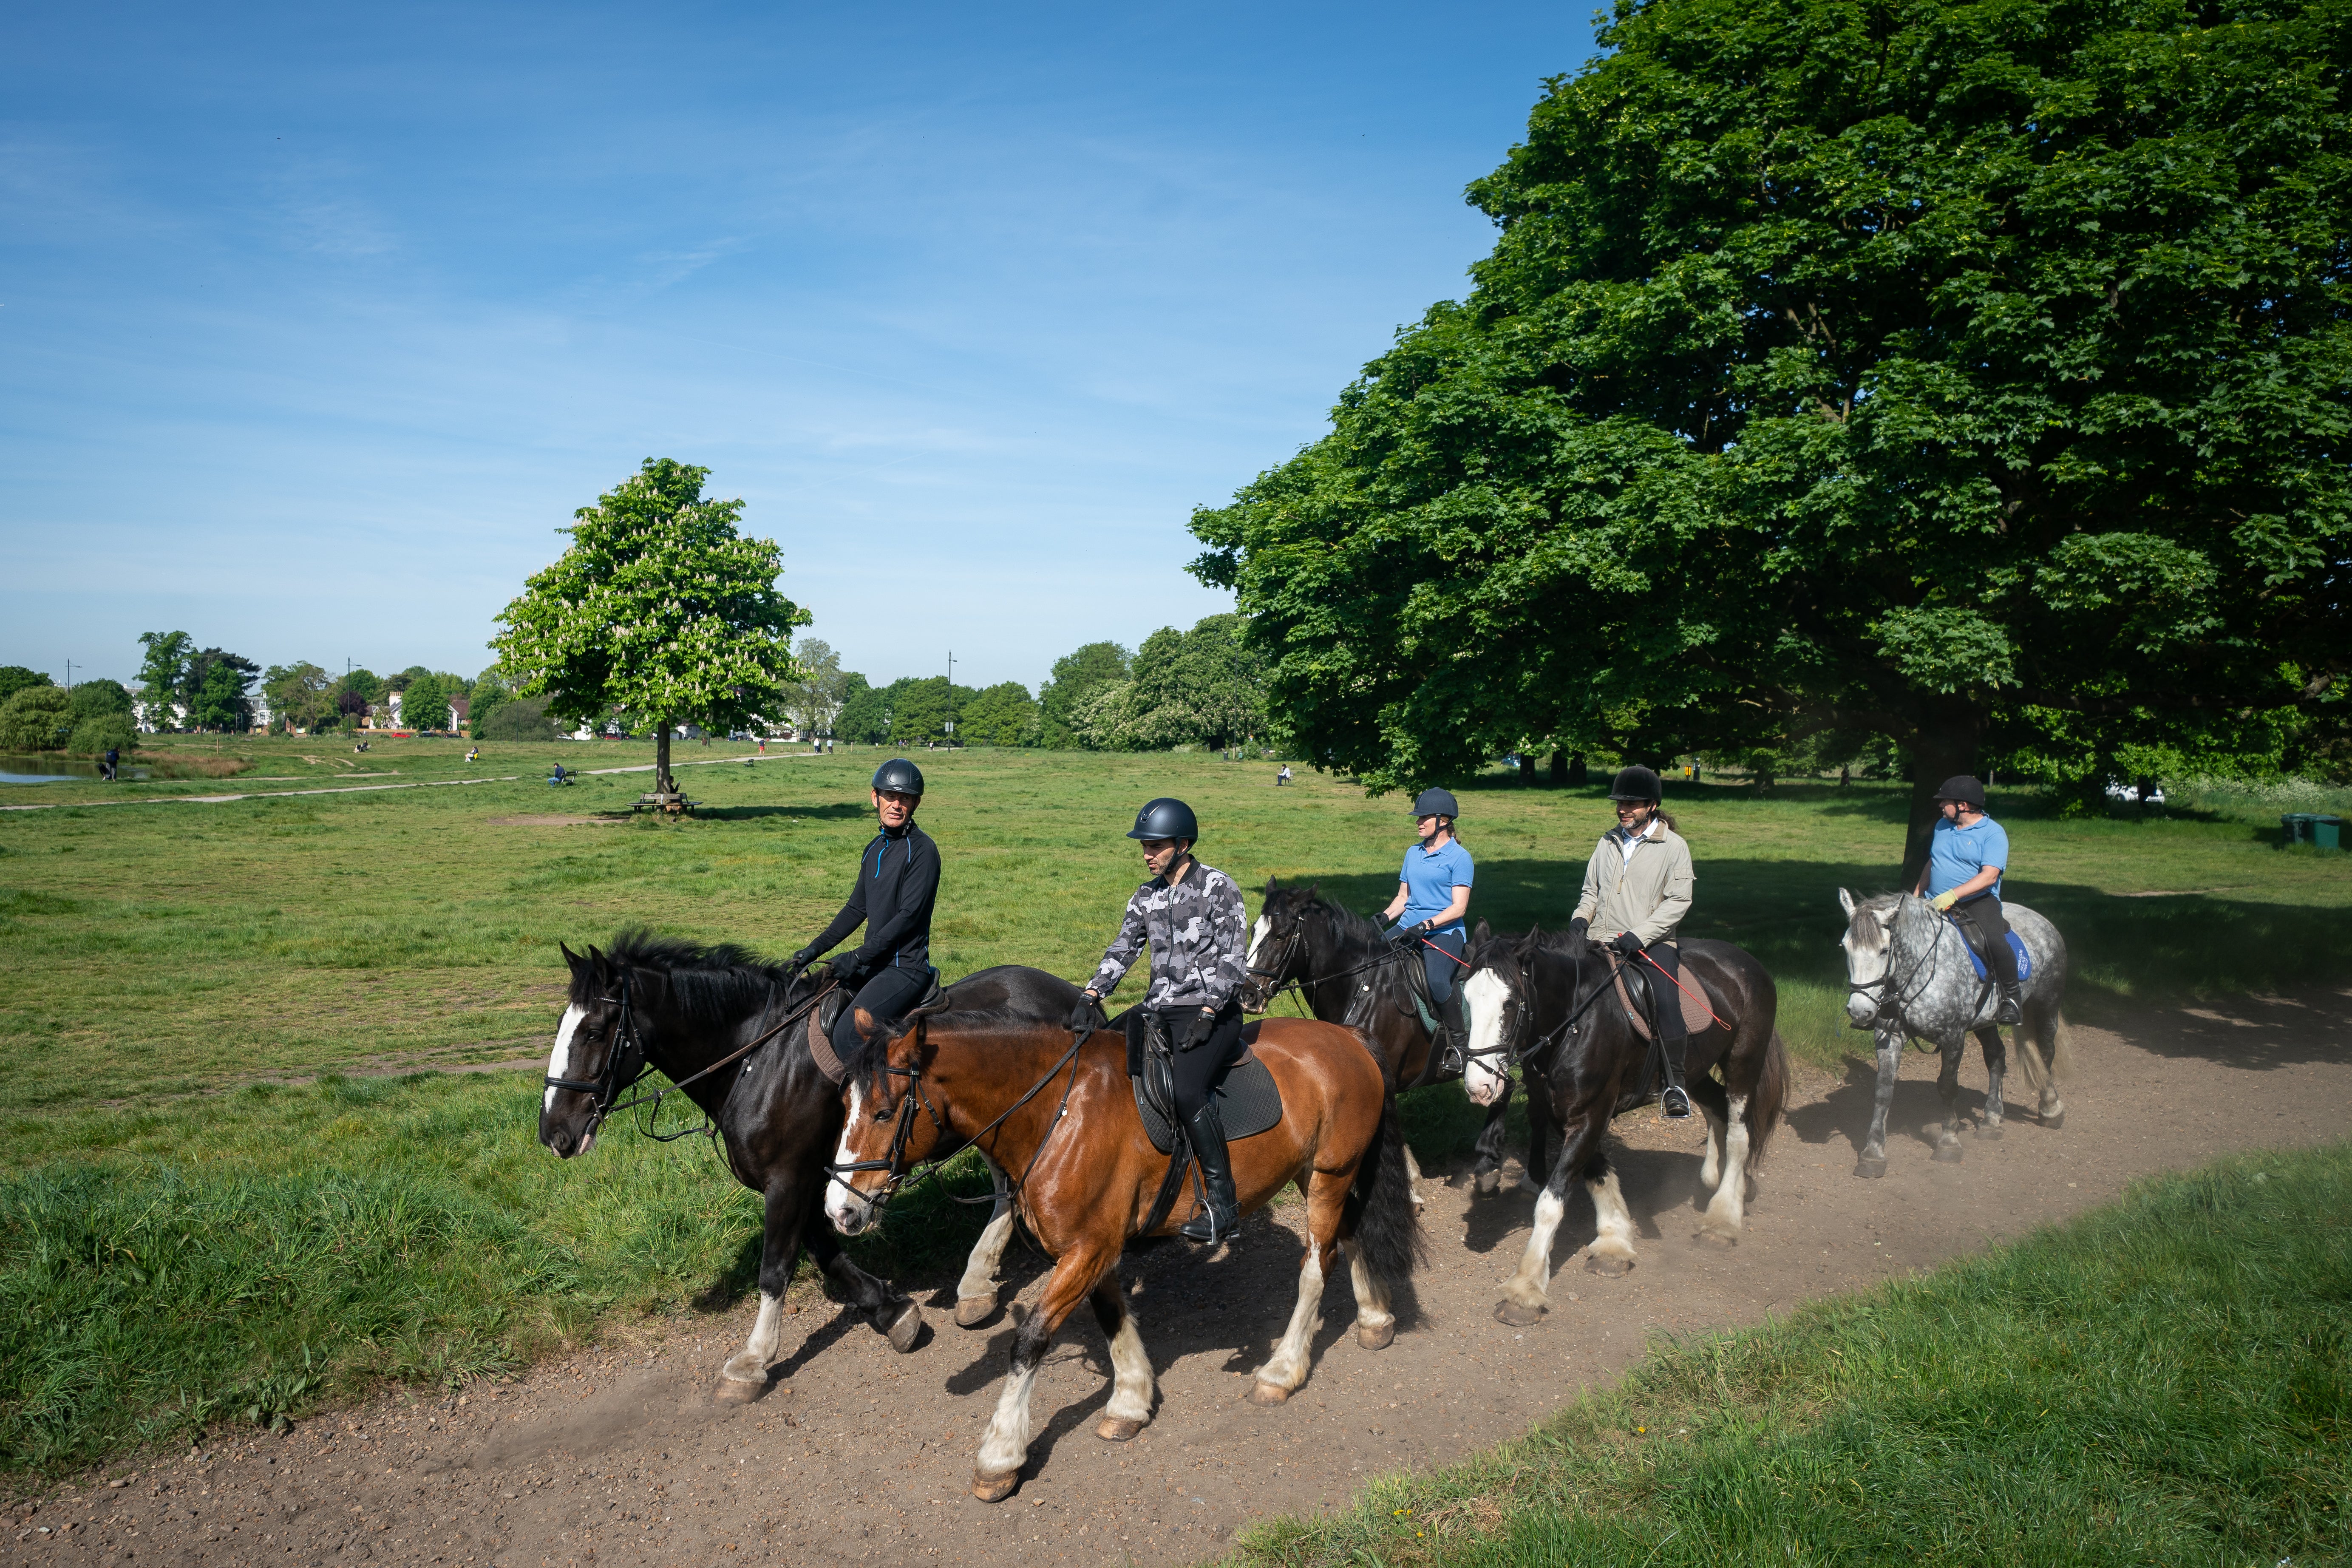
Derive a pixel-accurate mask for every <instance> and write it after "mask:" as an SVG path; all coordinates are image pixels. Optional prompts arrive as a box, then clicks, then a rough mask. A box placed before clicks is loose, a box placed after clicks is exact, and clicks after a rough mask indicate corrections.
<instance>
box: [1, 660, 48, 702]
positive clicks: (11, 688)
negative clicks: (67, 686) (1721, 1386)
mask: <svg viewBox="0 0 2352 1568" xmlns="http://www.w3.org/2000/svg"><path fill="white" fill-rule="evenodd" d="M56 684H57V682H56V681H54V680H51V679H49V678H48V677H47V675H44V674H43V673H41V672H40V671H39V670H37V669H32V668H26V666H24V665H21V664H0V702H5V701H7V700H8V699H10V698H11V697H14V696H16V693H18V692H19V691H22V690H24V689H25V688H26V687H27V686H55V685H56Z"/></svg>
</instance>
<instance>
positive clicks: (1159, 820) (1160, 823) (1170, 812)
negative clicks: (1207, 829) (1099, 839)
mask: <svg viewBox="0 0 2352 1568" xmlns="http://www.w3.org/2000/svg"><path fill="white" fill-rule="evenodd" d="M1127 836H1128V837H1129V838H1181V839H1185V840H1187V841H1190V840H1192V839H1196V838H1198V837H1201V821H1200V818H1198V817H1196V816H1193V815H1192V807H1191V806H1189V805H1185V804H1184V803H1183V802H1182V801H1181V800H1177V799H1175V798H1174V797H1173V796H1171V795H1161V796H1160V798H1159V799H1158V800H1147V801H1145V802H1144V803H1143V809H1142V810H1141V811H1139V812H1137V813H1136V814H1135V826H1133V827H1131V828H1129V829H1128V833H1127Z"/></svg>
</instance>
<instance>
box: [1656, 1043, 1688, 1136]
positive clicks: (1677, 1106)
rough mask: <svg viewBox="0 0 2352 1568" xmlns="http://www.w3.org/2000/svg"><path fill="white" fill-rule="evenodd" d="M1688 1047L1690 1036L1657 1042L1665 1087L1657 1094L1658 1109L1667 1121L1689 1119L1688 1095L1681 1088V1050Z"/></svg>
mask: <svg viewBox="0 0 2352 1568" xmlns="http://www.w3.org/2000/svg"><path fill="white" fill-rule="evenodd" d="M1689 1047H1690V1037H1688V1036H1687V1035H1676V1036H1675V1037H1674V1038H1673V1039H1671V1040H1661V1041H1660V1042H1659V1043H1658V1055H1659V1056H1660V1057H1661V1058H1664V1063H1665V1077H1666V1087H1665V1089H1664V1090H1662V1091H1661V1092H1660V1093H1659V1095H1658V1110H1660V1112H1662V1113H1663V1114H1664V1117H1665V1119H1666V1120H1667V1121H1688V1120H1689V1119H1690V1113H1691V1107H1690V1095H1689V1093H1688V1092H1687V1091H1685V1089H1684V1088H1683V1052H1684V1051H1685V1050H1686V1049H1688V1048H1689Z"/></svg>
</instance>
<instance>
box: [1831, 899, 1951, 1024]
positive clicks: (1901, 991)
mask: <svg viewBox="0 0 2352 1568" xmlns="http://www.w3.org/2000/svg"><path fill="white" fill-rule="evenodd" d="M1903 897H1904V899H1905V900H1908V899H1910V898H1911V895H1910V894H1908V893H1906V894H1904V895H1903ZM1902 912H1903V904H1902V903H1900V902H1898V903H1897V904H1896V905H1895V915H1896V916H1899V915H1901V914H1902ZM1951 923H1952V922H1951V921H1948V920H1946V919H1945V918H1944V917H1943V916H1942V915H1940V914H1938V915H1937V916H1936V934H1935V935H1934V936H1933V937H1932V938H1930V939H1929V940H1928V942H1927V952H1924V953H1922V954H1920V956H1919V962H1918V963H1916V964H1914V965H1912V968H1911V977H1910V978H1911V979H1912V980H1916V979H1918V977H1919V976H1920V975H1922V974H1924V975H1926V976H1927V979H1926V980H1925V981H1924V982H1922V983H1921V984H1919V986H1918V987H1917V989H1916V990H1915V989H1913V988H1912V986H1911V984H1910V981H1909V980H1906V981H1903V982H1901V983H1900V984H1898V983H1897V981H1896V978H1895V921H1894V919H1893V918H1889V919H1888V921H1887V922H1886V973H1884V974H1882V975H1880V976H1879V977H1878V978H1877V979H1875V980H1849V981H1847V982H1846V986H1845V989H1846V994H1847V995H1849V996H1867V997H1869V998H1870V1005H1871V1007H1872V1010H1873V1016H1872V1018H1871V1022H1872V1023H1873V1024H1876V1023H1878V1022H1880V1021H1881V1020H1882V1019H1891V1020H1893V1021H1894V1022H1895V1024H1898V1025H1903V1024H1906V1019H1905V1017H1904V1009H1905V1007H1906V1006H1907V1005H1910V1004H1911V1003H1914V1002H1916V1001H1917V1000H1919V998H1920V997H1922V996H1924V995H1926V994H1927V987H1928V986H1929V985H1932V984H1935V982H1936V968H1935V958H1936V951H1937V948H1939V947H1941V946H1942V945H1943V941H1944V931H1945V930H1946V928H1947V927H1948V926H1950V924H1951ZM1889 991H1893V992H1895V993H1896V995H1895V997H1894V999H1893V1000H1892V1002H1890V1001H1889V1000H1888V998H1887V996H1886V993H1887V992H1889Z"/></svg>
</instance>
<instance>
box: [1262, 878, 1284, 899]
mask: <svg viewBox="0 0 2352 1568" xmlns="http://www.w3.org/2000/svg"><path fill="white" fill-rule="evenodd" d="M1281 886H1282V879H1281V878H1279V877H1268V878H1267V879H1265V896H1266V897H1267V898H1269V899H1270V898H1272V897H1274V892H1275V889H1277V888H1279V887H1281Z"/></svg>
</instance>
